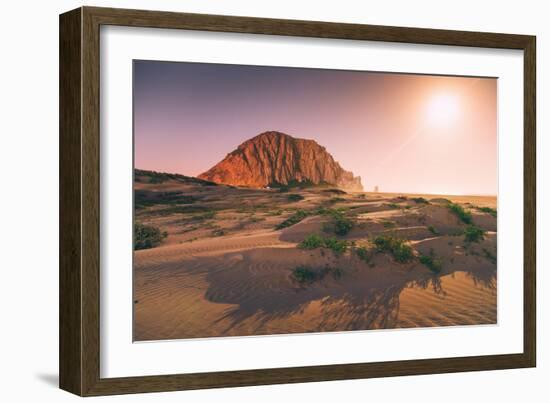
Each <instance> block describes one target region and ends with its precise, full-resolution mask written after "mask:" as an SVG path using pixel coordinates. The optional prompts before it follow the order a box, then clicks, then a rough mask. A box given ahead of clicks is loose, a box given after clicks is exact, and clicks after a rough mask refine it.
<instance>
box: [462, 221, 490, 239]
mask: <svg viewBox="0 0 550 403" xmlns="http://www.w3.org/2000/svg"><path fill="white" fill-rule="evenodd" d="M483 239H485V231H483V230H482V229H481V228H479V227H476V226H475V225H472V224H471V225H468V226H467V227H466V228H465V229H464V241H466V242H479V241H482V240H483Z"/></svg>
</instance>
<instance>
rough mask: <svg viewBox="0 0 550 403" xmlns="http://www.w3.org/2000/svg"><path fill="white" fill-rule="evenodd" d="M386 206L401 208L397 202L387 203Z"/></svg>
mask: <svg viewBox="0 0 550 403" xmlns="http://www.w3.org/2000/svg"><path fill="white" fill-rule="evenodd" d="M386 206H388V207H389V208H392V209H395V208H399V204H396V203H386Z"/></svg>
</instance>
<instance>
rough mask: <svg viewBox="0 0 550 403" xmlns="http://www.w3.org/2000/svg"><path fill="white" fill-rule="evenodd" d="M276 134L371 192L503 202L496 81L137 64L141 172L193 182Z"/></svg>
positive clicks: (136, 116)
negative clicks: (330, 161)
mask: <svg viewBox="0 0 550 403" xmlns="http://www.w3.org/2000/svg"><path fill="white" fill-rule="evenodd" d="M268 130H277V131H281V132H284V133H287V134H290V135H292V136H295V137H300V138H308V139H314V140H315V141H317V142H318V143H319V144H321V145H322V146H325V147H326V148H327V150H328V152H330V153H331V154H332V155H333V156H334V158H335V159H336V160H337V161H339V162H340V164H341V165H342V167H343V168H344V169H347V170H350V171H352V172H353V173H354V174H355V175H360V176H361V178H362V182H363V187H364V188H365V190H367V191H370V190H372V189H373V187H374V186H375V185H378V186H379V188H380V191H388V192H408V193H444V194H493V195H494V194H496V192H497V80H496V79H492V78H464V77H445V76H424V75H407V74H393V73H391V74H390V73H370V72H353V71H336V70H322V69H297V68H287V67H263V66H240V65H221V64H202V63H174V62H158V61H134V133H135V166H136V168H141V169H150V170H156V171H164V172H176V173H181V174H184V175H190V176H196V175H198V174H200V173H202V172H204V171H206V170H208V169H209V168H210V167H212V166H213V165H214V164H216V163H217V162H219V161H220V160H222V159H223V158H224V157H225V155H226V154H227V153H229V152H231V151H232V150H234V149H235V148H236V147H237V146H238V145H239V144H240V143H242V142H243V141H245V140H247V139H249V138H251V137H254V136H256V135H257V134H259V133H261V132H264V131H268Z"/></svg>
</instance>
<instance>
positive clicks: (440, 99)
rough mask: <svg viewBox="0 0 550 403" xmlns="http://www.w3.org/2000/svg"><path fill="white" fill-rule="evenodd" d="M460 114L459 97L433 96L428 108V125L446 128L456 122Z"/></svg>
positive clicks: (452, 95)
mask: <svg viewBox="0 0 550 403" xmlns="http://www.w3.org/2000/svg"><path fill="white" fill-rule="evenodd" d="M459 112H460V104H459V99H458V96H456V95H454V94H436V95H433V96H432V97H431V98H430V99H429V100H428V103H427V106H426V120H427V122H428V124H430V125H434V126H439V127H445V126H450V125H452V124H453V123H455V122H456V120H457V118H458V115H459Z"/></svg>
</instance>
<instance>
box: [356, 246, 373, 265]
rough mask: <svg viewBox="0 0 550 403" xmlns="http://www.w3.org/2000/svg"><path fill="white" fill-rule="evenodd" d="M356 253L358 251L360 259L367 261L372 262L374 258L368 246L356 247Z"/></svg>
mask: <svg viewBox="0 0 550 403" xmlns="http://www.w3.org/2000/svg"><path fill="white" fill-rule="evenodd" d="M355 253H357V256H358V257H359V259H361V260H362V261H364V262H365V263H370V261H371V259H372V254H371V252H370V251H369V249H368V248H367V247H366V246H359V247H358V248H356V249H355Z"/></svg>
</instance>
